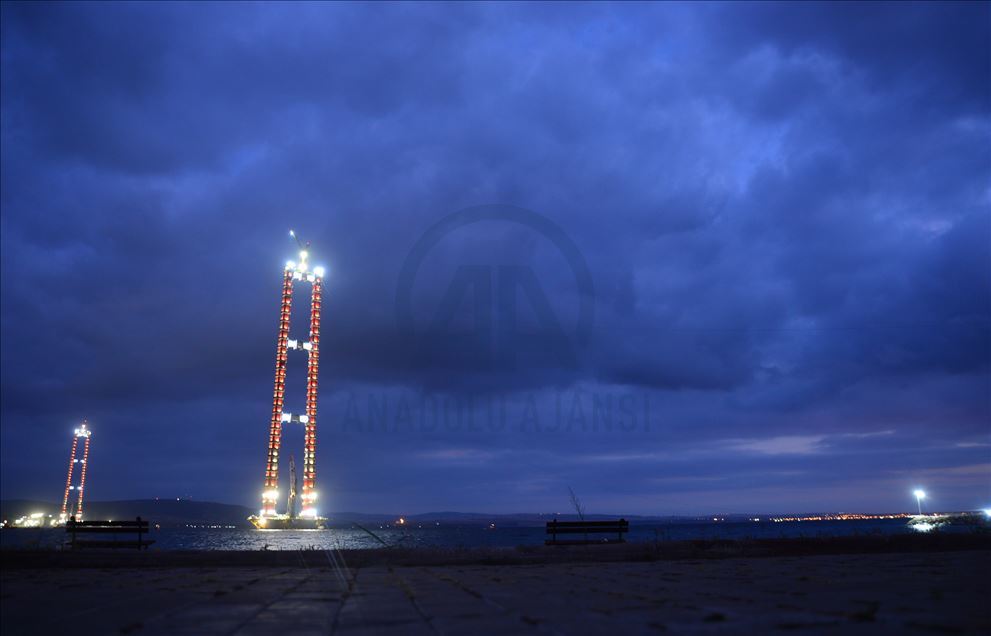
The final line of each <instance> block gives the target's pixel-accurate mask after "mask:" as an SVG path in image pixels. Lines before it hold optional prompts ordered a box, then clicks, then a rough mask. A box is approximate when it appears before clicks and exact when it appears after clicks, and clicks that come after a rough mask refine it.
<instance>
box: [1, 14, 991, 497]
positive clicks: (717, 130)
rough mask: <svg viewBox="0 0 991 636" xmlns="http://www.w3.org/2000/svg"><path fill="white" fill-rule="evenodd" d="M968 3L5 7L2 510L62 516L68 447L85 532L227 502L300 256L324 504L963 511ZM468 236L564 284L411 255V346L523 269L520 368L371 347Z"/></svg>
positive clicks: (990, 240)
mask: <svg viewBox="0 0 991 636" xmlns="http://www.w3.org/2000/svg"><path fill="white" fill-rule="evenodd" d="M989 6H991V5H989V4H987V3H971V4H966V5H953V4H947V3H944V4H939V5H936V4H877V5H874V4H853V3H849V4H837V5H817V4H806V3H801V4H797V5H796V4H792V5H787V6H785V5H757V4H753V5H744V4H727V5H724V4H691V5H689V4H684V5H683V4H668V3H665V4H658V5H593V4H581V5H570V6H569V5H562V4H553V5H551V4H542V5H524V4H515V3H514V4H505V5H484V4H469V5H427V4H419V5H412V4H400V5H368V6H364V5H344V4H340V5H338V4H317V5H287V4H278V5H258V4H252V5H235V4H230V3H224V4H219V5H181V4H175V3H168V4H160V5H146V4H115V5H87V4H81V3H73V4H68V5H56V4H48V3H46V4H31V5H21V4H15V3H4V4H3V6H2V40H0V46H2V167H0V203H2V221H0V229H2V233H0V248H2V270H0V280H2V308H0V311H2V342H0V344H2V396H0V397H2V403H0V409H2V413H0V414H2V427H0V441H2V449H0V459H2V465H0V468H2V484H0V486H2V496H3V497H4V498H13V497H26V498H39V499H47V500H51V501H54V500H56V499H57V498H58V497H59V495H60V490H61V488H62V485H63V484H64V468H65V465H66V460H67V455H68V450H69V441H70V440H69V434H70V431H71V429H72V428H73V426H74V425H75V424H76V423H77V422H78V420H79V419H81V418H83V417H87V418H89V420H90V422H91V425H92V428H93V430H94V436H93V457H92V465H91V473H90V482H89V496H90V497H91V498H93V499H103V500H105V499H115V498H137V497H150V496H172V497H174V496H191V497H194V498H196V499H206V500H220V501H229V502H239V503H245V504H249V505H252V506H254V505H256V504H257V503H258V499H259V493H260V491H261V486H262V471H263V468H264V466H263V463H264V456H265V443H266V437H267V426H268V414H269V410H270V403H271V382H272V371H273V367H274V349H275V342H274V340H275V333H276V324H277V306H278V293H279V286H280V276H281V266H282V264H283V262H284V261H285V260H286V259H287V258H289V257H292V256H293V250H292V245H291V243H290V242H289V239H288V237H287V236H286V232H287V230H288V228H289V227H294V228H296V229H297V231H299V232H300V234H301V235H303V237H304V238H305V239H309V240H311V241H312V242H313V245H314V247H313V253H314V260H315V261H319V262H322V263H324V264H326V265H327V266H328V267H329V269H330V271H331V275H330V276H329V278H328V284H327V293H326V297H325V304H324V309H325V317H324V340H323V350H322V356H321V358H322V367H321V374H322V375H321V389H320V408H321V417H320V429H319V431H320V432H319V440H320V441H319V451H318V482H319V487H320V491H321V497H322V509H323V510H325V511H332V510H364V511H382V512H386V511H388V512H418V511H427V510H444V509H448V510H450V509H454V510H484V511H492V512H509V511H555V510H556V511H565V510H566V509H567V507H568V497H567V488H568V487H569V486H570V487H572V488H574V490H575V491H576V492H577V493H578V494H579V495H580V496H581V497H582V498H583V499H584V500H585V501H586V505H587V508H588V510H589V512H623V513H644V514H677V513H705V512H716V511H722V512H730V511H763V512H780V511H794V510H813V509H844V510H876V509H883V510H898V509H910V508H911V507H912V506H913V505H914V501H913V500H912V499H911V495H910V492H911V490H912V488H914V487H916V486H923V487H925V488H926V489H927V490H928V491H929V492H930V495H931V498H932V501H931V505H932V507H934V508H944V509H952V508H956V509H964V508H975V507H979V506H987V505H989V504H991V291H989V290H991V256H989V254H991V213H989V206H991V34H989V30H991V27H989V25H991V12H989ZM481 204H506V205H513V206H518V207H519V208H523V209H526V210H530V211H533V212H534V213H536V214H539V215H541V216H542V217H544V218H546V219H548V220H550V221H551V222H552V223H553V224H555V225H556V226H557V227H558V228H560V229H561V230H562V231H563V233H564V234H565V235H566V236H567V237H568V239H569V240H570V241H571V242H573V244H574V246H575V248H576V250H577V252H578V253H579V254H580V256H581V259H582V260H584V263H585V264H586V265H587V269H588V272H589V274H590V276H591V282H592V287H591V288H589V289H585V288H583V287H581V286H580V285H577V284H576V279H575V276H574V275H573V271H572V268H571V267H570V266H569V261H568V260H567V258H565V256H566V255H565V254H563V253H562V252H561V251H559V250H558V249H557V247H556V246H555V245H554V243H553V241H549V240H548V238H547V237H546V236H544V235H542V234H540V233H539V232H537V231H535V229H534V227H532V226H527V225H521V224H520V223H514V222H512V221H510V220H505V219H504V220H498V219H497V220H489V221H483V222H480V223H477V224H474V225H471V226H467V227H463V228H460V229H457V230H454V231H452V232H450V233H449V234H447V235H445V236H444V237H443V238H442V240H440V241H438V243H437V244H436V245H435V246H433V249H432V250H431V251H430V252H429V254H428V255H427V256H426V257H425V260H424V261H423V264H422V267H421V268H420V269H419V270H418V272H417V276H416V278H415V284H414V285H413V286H412V287H410V288H409V290H408V291H409V292H410V296H411V298H412V302H413V305H414V310H415V311H414V314H415V320H418V321H419V322H418V323H417V325H421V326H422V325H423V324H427V322H428V321H429V320H430V316H431V314H436V313H437V311H438V310H436V309H431V308H432V307H433V308H436V307H437V306H438V304H439V303H440V305H441V306H442V302H441V299H442V298H443V296H444V294H445V293H447V292H449V291H450V290H451V288H452V287H451V283H452V280H454V279H455V277H456V272H457V271H458V268H468V270H465V271H474V272H478V271H485V272H489V273H494V272H497V271H498V270H496V269H487V268H492V267H495V266H513V267H516V268H517V269H515V270H512V271H524V272H533V273H534V274H535V277H534V280H535V281H536V282H537V286H536V287H531V288H529V289H530V291H531V292H533V290H534V289H536V290H537V292H538V293H536V296H534V294H533V293H531V294H530V295H529V296H527V295H526V294H525V293H522V292H521V296H520V299H521V300H520V301H519V308H520V311H521V313H520V330H521V331H526V330H529V331H528V333H531V334H536V335H537V336H538V337H537V338H531V339H530V341H529V342H530V344H529V345H527V347H526V350H525V351H521V352H520V353H521V355H519V356H517V357H516V358H515V360H510V361H509V362H507V361H506V360H505V359H503V358H499V357H498V356H496V357H495V358H493V357H491V356H487V355H485V353H486V352H487V351H489V352H491V349H490V348H487V347H489V345H490V344H491V343H490V341H488V340H485V339H484V338H482V339H477V340H472V337H467V338H466V337H463V336H455V335H449V337H444V334H442V333H441V334H437V333H434V335H432V336H429V337H428V336H427V335H426V333H425V330H424V329H422V328H420V327H419V326H414V328H413V331H414V332H416V333H415V334H414V335H413V336H410V334H409V333H408V332H407V331H404V327H409V326H410V325H402V324H397V312H396V306H395V303H396V297H397V291H402V290H401V289H400V290H397V287H399V286H401V283H400V282H399V281H400V271H401V268H402V266H403V263H404V261H405V259H406V258H407V255H408V254H409V253H410V251H411V249H412V248H413V246H414V244H416V242H417V240H418V239H419V237H421V236H422V235H423V234H424V233H425V232H426V231H427V230H428V228H430V227H431V226H432V225H433V224H434V223H436V222H438V221H440V220H441V219H443V218H444V217H445V216H447V215H449V214H452V213H454V212H456V211H458V210H462V209H464V208H467V207H470V206H476V205H481ZM472 267H475V268H476V269H474V270H472V269H471V268H472ZM479 268H481V269H479ZM505 271H509V270H505ZM503 273H504V272H503ZM500 275H501V274H500ZM473 280H474V279H473ZM455 287H456V286H455ZM472 289H476V291H477V288H472ZM524 291H525V289H524ZM493 293H494V292H493ZM481 297H482V298H487V297H485V296H484V295H483V296H481ZM535 297H536V298H537V299H538V300H539V299H541V298H543V299H546V301H547V307H548V308H549V309H550V311H551V312H552V315H553V316H554V317H555V319H556V320H558V321H559V322H560V323H561V325H562V330H563V331H564V332H566V333H567V334H568V338H569V339H570V340H569V351H570V352H571V354H573V355H571V357H570V358H569V359H565V358H568V356H561V355H558V354H559V353H560V351H558V350H557V349H558V348H557V347H555V346H549V345H548V342H549V338H547V337H539V336H540V335H541V334H544V335H546V329H544V328H545V327H546V326H547V323H546V321H543V320H541V316H545V317H546V315H547V314H546V313H545V314H541V313H540V308H539V307H538V305H539V303H538V304H534V303H533V302H528V301H532V300H533V299H534V298H535ZM466 298H469V299H470V298H471V296H467V297H466ZM582 299H585V300H586V301H587V300H591V301H592V303H593V306H594V323H593V324H592V325H591V328H590V329H588V330H586V331H584V332H583V337H582V338H577V337H575V333H576V331H577V330H576V328H575V325H576V324H577V315H578V307H579V304H580V300H582ZM469 304H470V303H469V302H467V301H466V305H465V306H463V307H459V309H458V310H457V311H458V313H457V315H456V319H457V320H456V321H455V326H459V327H460V326H463V325H461V323H465V324H468V325H469V326H470V325H472V324H476V323H474V322H472V321H473V320H475V319H476V318H477V317H478V315H477V313H472V311H475V312H477V311H478V307H479V306H481V305H478V306H475V309H474V310H470V309H467V308H466V307H467V306H468V305H469ZM526 311H530V312H531V313H530V314H529V315H528V316H527V315H524V314H526ZM430 333H433V332H430ZM476 335H477V334H476ZM483 335H485V334H483ZM488 335H491V334H488ZM411 339H412V340H415V341H416V342H415V343H414V342H411ZM413 345H415V346H413ZM495 349H497V350H498V349H499V347H498V346H496V347H495ZM497 353H498V351H497ZM295 362H296V363H297V364H295V366H291V367H290V370H289V378H288V382H289V385H290V392H289V395H288V398H289V401H290V406H293V405H295V407H296V408H295V410H296V411H298V410H299V407H300V406H301V404H302V381H303V375H304V373H303V371H304V368H303V365H302V363H301V361H300V360H296V361H295ZM294 383H295V384H294ZM469 400H471V402H470V404H471V405H470V406H469ZM596 400H598V402H596ZM610 401H611V402H612V404H613V409H614V412H613V414H612V415H613V417H614V418H615V421H614V422H613V427H612V430H607V428H606V426H605V423H604V420H603V421H595V422H593V418H592V411H593V408H594V407H595V405H596V404H598V405H599V407H600V408H603V409H604V408H606V407H605V405H608V404H609V403H610ZM432 404H439V405H441V407H440V410H439V411H438V410H433V409H432V407H431V405H432ZM620 404H624V405H626V406H628V407H630V408H629V413H630V414H636V415H635V416H636V417H637V419H636V420H635V422H634V423H633V424H632V425H629V423H628V422H627V425H624V426H620V425H619V423H618V422H619V421H620V415H619V413H618V412H619V410H620V408H621V407H620ZM645 404H646V406H644V405H645ZM444 405H447V406H448V407H450V409H449V410H448V411H447V412H448V413H450V412H457V407H459V406H460V407H461V412H462V414H463V415H464V414H465V413H467V412H469V411H470V412H472V413H473V414H474V415H475V417H474V418H468V417H467V416H466V417H463V418H462V419H461V420H458V419H457V418H456V417H453V416H451V417H449V418H448V419H446V420H445V419H444V418H443V416H442V414H443V413H444V412H445V411H444V410H443V406H444ZM487 405H488V406H487ZM491 405H496V407H495V408H496V409H497V410H496V411H495V412H501V411H498V409H499V408H504V409H505V413H506V417H505V420H504V421H503V422H502V423H499V422H498V421H496V422H493V421H492V420H489V419H486V417H487V415H486V414H487V413H489V414H490V413H492V412H494V411H492V409H491V408H489V407H490V406H491ZM501 405H505V406H501ZM559 405H560V406H559ZM645 408H646V409H648V410H647V411H645V410H644V409H645ZM404 409H405V410H404ZM451 409H453V410H451ZM423 413H426V414H427V417H425V418H423V419H420V415H422V414H423ZM438 413H440V414H441V415H438ZM558 413H563V415H562V419H560V420H558V415H557V414H558ZM644 413H648V414H649V417H648V418H646V419H647V420H648V421H646V422H645V421H644V420H645V418H644V416H643V414H644ZM404 414H405V415H409V417H406V416H405V415H404ZM435 415H438V417H437V418H434V416H435ZM631 417H633V415H631ZM593 423H595V424H598V425H599V426H598V429H597V430H594V427H593ZM287 436H288V439H287V452H288V446H291V445H296V444H299V443H300V438H301V435H300V434H299V432H298V431H295V430H291V431H288V432H287ZM296 454H297V456H298V455H299V454H300V452H299V451H297V452H296Z"/></svg>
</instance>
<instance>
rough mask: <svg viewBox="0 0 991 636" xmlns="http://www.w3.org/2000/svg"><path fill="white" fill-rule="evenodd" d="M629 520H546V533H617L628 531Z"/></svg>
mask: <svg viewBox="0 0 991 636" xmlns="http://www.w3.org/2000/svg"><path fill="white" fill-rule="evenodd" d="M629 530H630V522H629V521H627V520H626V519H617V520H616V521H558V520H557V519H555V520H554V521H548V522H547V534H589V533H593V532H609V533H613V534H618V533H622V532H629Z"/></svg>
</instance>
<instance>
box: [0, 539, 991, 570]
mask: <svg viewBox="0 0 991 636" xmlns="http://www.w3.org/2000/svg"><path fill="white" fill-rule="evenodd" d="M958 551H991V533H986V532H974V533H953V534H950V533H946V534H944V533H938V532H937V533H932V534H904V535H863V536H837V537H803V538H776V539H695V540H678V541H650V542H629V543H622V544H609V545H586V546H545V545H528V546H517V547H461V548H437V547H382V548H362V549H346V550H323V549H318V548H314V549H303V550H155V549H154V547H152V549H150V550H144V551H140V552H139V551H138V550H136V549H127V548H120V549H116V550H102V549H81V550H76V551H71V550H59V549H50V550H37V549H21V548H4V549H2V550H0V568H2V569H3V570H5V571H6V570H15V569H18V570H20V569H60V568H131V567H202V566H210V567H244V566H262V567H264V566H279V567H315V566H317V567H318V566H323V565H326V564H327V559H328V555H336V556H338V557H342V558H344V559H346V560H347V562H348V563H349V564H351V565H354V566H357V567H365V566H373V565H386V566H398V567H403V566H444V565H536V564H555V563H581V562H590V563H597V562H598V563H607V562H652V561H679V560H712V559H729V558H772V557H803V556H817V555H856V554H897V553H932V552H958Z"/></svg>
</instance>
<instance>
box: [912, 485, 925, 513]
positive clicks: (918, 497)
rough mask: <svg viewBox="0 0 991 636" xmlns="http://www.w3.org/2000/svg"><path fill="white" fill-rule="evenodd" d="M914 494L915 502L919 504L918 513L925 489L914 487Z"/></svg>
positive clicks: (920, 511)
mask: <svg viewBox="0 0 991 636" xmlns="http://www.w3.org/2000/svg"><path fill="white" fill-rule="evenodd" d="M912 494H913V495H915V503H917V504H918V505H919V514H920V515H921V514H922V500H923V499H925V498H926V491H925V490H922V489H921V488H919V489H916V490H915V491H914V492H913V493H912Z"/></svg>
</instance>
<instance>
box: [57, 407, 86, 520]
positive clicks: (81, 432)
mask: <svg viewBox="0 0 991 636" xmlns="http://www.w3.org/2000/svg"><path fill="white" fill-rule="evenodd" d="M86 427H87V422H86V420H83V423H82V425H81V426H80V427H79V428H77V429H76V430H75V431H73V436H72V450H71V451H69V474H68V475H67V476H66V478H65V494H64V495H63V496H62V512H61V514H59V519H58V520H59V523H65V522H66V521H68V520H69V516H70V515H69V510H70V509H71V508H75V509H76V512H75V513H74V514H73V515H72V516H73V517H75V519H76V521H82V519H83V489H84V487H85V486H86V465H87V462H88V461H89V438H90V435H91V434H92V431H90V430H89V429H88V428H86ZM80 438H82V439H83V457H82V459H76V450H77V449H78V448H79V439H80ZM76 464H80V467H79V485H78V486H73V485H72V473H73V471H74V469H75V466H76ZM73 490H75V491H76V504H75V506H70V505H69V495H70V494H71V492H72V491H73Z"/></svg>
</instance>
